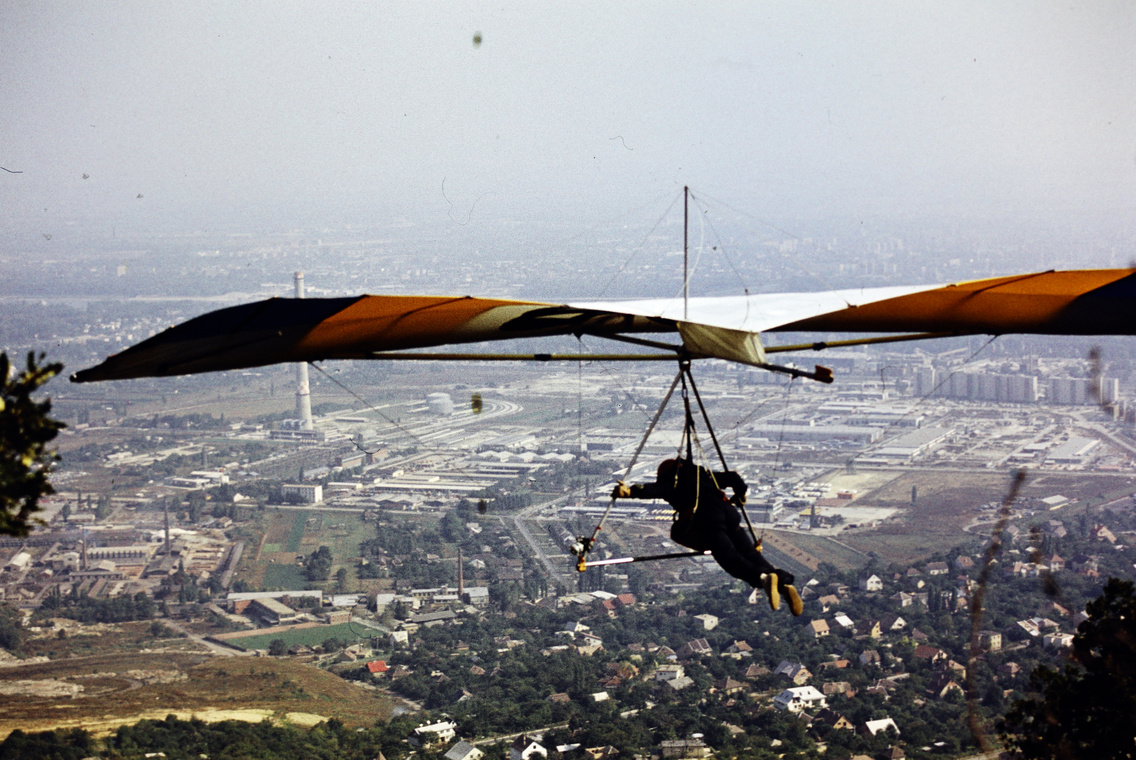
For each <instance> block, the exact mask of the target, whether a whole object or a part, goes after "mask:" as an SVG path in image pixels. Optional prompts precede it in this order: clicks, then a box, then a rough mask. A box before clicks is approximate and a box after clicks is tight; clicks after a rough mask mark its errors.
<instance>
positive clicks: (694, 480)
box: [629, 459, 793, 588]
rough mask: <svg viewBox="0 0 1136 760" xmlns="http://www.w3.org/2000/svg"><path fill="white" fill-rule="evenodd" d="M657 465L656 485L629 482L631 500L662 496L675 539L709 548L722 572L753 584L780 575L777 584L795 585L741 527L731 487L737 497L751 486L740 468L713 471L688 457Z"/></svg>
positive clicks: (695, 547) (679, 542) (688, 544)
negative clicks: (728, 491) (668, 507)
mask: <svg viewBox="0 0 1136 760" xmlns="http://www.w3.org/2000/svg"><path fill="white" fill-rule="evenodd" d="M671 461H676V462H677V463H676V464H675V465H674V466H671V467H667V465H668V464H669V462H667V463H664V464H663V466H660V468H659V476H658V479H657V480H656V481H655V482H654V483H645V484H643V485H632V486H630V489H629V490H630V492H631V493H630V496H631V498H632V499H663V500H664V501H666V502H667V503H668V504H670V505H671V506H672V507H674V509H675V511H676V512H677V513H678V514H677V516H676V517H677V519H676V520H675V522H674V524H673V525H672V526H671V539H672V540H673V541H674V542H675V543H676V544H680V545H682V546H686V547H689V548H691V549H694V550H695V551H706V550H709V551H710V553H711V554H712V555H713V556H714V561H715V562H717V563H718V564H719V565H720V566H721V567H722V569H723V570H725V571H726V572H727V573H729V574H730V575H732V576H734V577H735V578H739V579H741V580H743V581H745V582H746V583H748V584H749V585H751V586H753V587H754V588H762V582H761V576H762V575H764V574H766V573H777V585H778V586H779V587H785V586H789V585H792V583H793V576H792V574H790V573H787V572H785V571H784V570H780V569H778V568H776V567H774V566H773V565H771V564H770V563H769V561H768V560H767V559H765V557H764V556H763V555H762V553H761V552H759V551H758V550H757V548H756V547H755V546H754V545H753V539H752V538H751V536H750V534H749V532H748V531H746V529H745V528H743V527H742V517H741V514H740V513H739V512H738V510H737V507H735V506H734V505H733V503H732V502H731V501H730V500H729V499H727V498H726V494H725V493H723V492H722V489H723V488H730V489H731V490H732V491H733V492H734V497H735V498H744V497H745V494H746V491H747V486H746V484H745V481H744V480H742V478H741V476H740V475H738V474H737V473H736V472H732V471H730V472H715V473H711V472H710V471H709V470H707V469H706V468H705V467H696V466H695V465H692V464H690V463H689V462H687V461H686V460H682V459H680V460H671Z"/></svg>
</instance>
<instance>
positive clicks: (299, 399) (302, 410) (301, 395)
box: [295, 272, 312, 430]
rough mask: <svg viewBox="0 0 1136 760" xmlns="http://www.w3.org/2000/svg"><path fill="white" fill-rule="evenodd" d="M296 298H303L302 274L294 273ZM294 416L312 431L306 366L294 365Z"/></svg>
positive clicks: (305, 427)
mask: <svg viewBox="0 0 1136 760" xmlns="http://www.w3.org/2000/svg"><path fill="white" fill-rule="evenodd" d="M295 282H296V298H303V297H304V273H303V272H296V276H295ZM296 416H297V417H299V418H300V419H301V420H302V422H301V427H303V429H304V430H311V429H312V389H311V385H310V384H309V383H308V365H307V364H306V363H303V362H301V363H300V364H297V365H296Z"/></svg>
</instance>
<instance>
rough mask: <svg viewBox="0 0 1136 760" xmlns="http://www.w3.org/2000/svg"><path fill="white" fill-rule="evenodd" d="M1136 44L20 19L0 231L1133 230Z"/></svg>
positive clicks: (680, 12) (986, 5)
mask: <svg viewBox="0 0 1136 760" xmlns="http://www.w3.org/2000/svg"><path fill="white" fill-rule="evenodd" d="M475 33H480V35H481V40H482V41H481V44H480V45H476V44H475V42H474V36H475ZM1134 40H1136V4H1134V3H1132V2H1130V0H1123V1H1121V2H1098V1H1094V2H1060V3H1058V2H1038V1H1037V0H1029V1H1028V2H1007V1H1006V0H998V2H994V3H991V2H988V0H983V1H982V2H934V3H924V2H910V1H905V2H863V3H860V2H834V3H824V2H808V3H802V2H738V3H728V2H708V3H691V2H684V3H663V2H655V1H652V2H641V3H610V2H604V3H581V2H571V3H565V2H554V3H553V2H549V3H541V2H532V1H526V2H519V3H507V4H504V7H502V4H499V3H498V4H492V5H490V4H488V3H470V4H462V3H454V2H444V3H442V2H438V3H419V2H411V3H407V2H397V3H396V2H390V3H384V2H366V3H363V2H360V3H335V2H326V1H321V2H312V3H289V2H265V3H251V2H249V3H234V2H231V1H230V0H226V2H219V3H203V2H174V3H165V2H138V3H131V2H89V3H80V2H30V3H20V2H8V3H3V4H0V77H2V80H0V106H2V107H0V138H2V140H0V166H2V167H3V168H4V169H6V170H7V171H2V172H0V208H2V209H4V211H3V215H4V216H5V217H6V218H7V220H8V221H9V222H12V221H14V220H20V221H19V223H18V224H16V225H15V226H16V229H17V235H16V238H17V239H18V238H19V237H20V236H21V234H22V233H23V232H25V231H26V232H27V234H29V235H32V234H39V232H40V231H41V228H42V227H43V226H44V222H45V220H46V223H47V224H55V225H59V224H65V223H67V222H68V221H71V220H75V219H84V220H93V221H97V222H99V223H107V224H109V223H117V224H120V225H123V226H130V225H132V224H148V225H156V226H164V227H170V228H173V229H178V228H180V229H210V228H212V227H215V226H219V225H222V224H223V225H226V226H230V227H231V226H232V225H233V223H234V222H235V223H236V224H237V225H238V226H239V224H240V223H241V220H242V219H249V220H250V223H251V220H253V219H256V220H279V224H280V226H281V227H282V228H287V227H288V220H289V219H302V220H303V222H304V223H306V224H317V225H318V224H326V225H328V226H334V225H336V224H339V223H341V222H342V221H345V220H353V221H358V222H368V221H373V222H380V223H381V222H383V221H384V219H385V218H386V216H388V215H390V214H392V213H393V209H396V208H397V209H400V210H402V211H403V212H406V210H407V209H409V213H410V214H412V215H413V216H414V218H415V219H416V220H418V221H424V222H430V221H438V222H443V221H445V220H446V217H447V215H450V216H453V217H454V218H456V219H458V220H459V221H461V220H464V219H465V218H467V217H468V216H469V215H470V212H471V211H472V213H473V215H474V216H475V217H476V216H477V215H479V214H481V213H484V214H485V215H486V216H487V217H497V218H500V217H503V216H504V217H513V218H524V216H525V213H526V209H527V208H530V207H532V208H540V209H542V210H544V209H548V208H559V207H563V208H568V207H575V206H579V205H583V206H587V207H591V208H611V209H612V210H613V211H614V212H615V213H618V212H619V211H622V210H624V209H625V208H629V207H632V206H634V205H636V204H639V203H641V202H643V201H644V200H646V199H649V198H651V197H654V196H658V195H659V194H660V193H666V192H670V191H672V190H677V189H678V188H680V187H681V186H682V185H683V184H686V183H689V184H691V185H692V186H694V187H696V188H700V189H702V190H703V191H705V192H708V193H710V194H712V195H715V196H720V197H723V198H727V199H729V200H730V202H731V203H734V204H737V205H739V206H741V207H743V208H745V209H746V210H747V211H751V212H753V213H756V214H759V215H764V216H775V215H779V214H792V213H794V212H800V213H802V214H808V215H817V214H824V213H828V212H833V213H839V214H845V215H847V214H865V215H873V216H878V215H881V214H883V215H887V214H897V215H906V214H913V213H914V214H923V213H932V214H944V215H960V216H963V217H965V216H966V215H972V214H983V215H994V216H1001V215H1006V216H1008V217H1009V216H1014V215H1015V214H1019V213H1029V214H1039V213H1040V214H1047V215H1048V214H1052V215H1057V216H1061V215H1071V216H1076V215H1089V216H1092V215H1099V214H1109V215H1111V216H1112V217H1113V218H1116V217H1120V218H1127V219H1129V220H1130V219H1131V218H1132V212H1133V209H1134V206H1136V55H1134V54H1133V52H1132V45H1133V41H1134ZM13 172H20V173H18V174H16V173H13ZM443 184H444V194H443ZM139 196H141V197H139ZM451 204H452V205H451ZM25 221H26V224H27V226H26V227H24V226H23V225H24V224H25Z"/></svg>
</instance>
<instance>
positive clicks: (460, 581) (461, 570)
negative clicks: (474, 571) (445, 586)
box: [458, 546, 465, 599]
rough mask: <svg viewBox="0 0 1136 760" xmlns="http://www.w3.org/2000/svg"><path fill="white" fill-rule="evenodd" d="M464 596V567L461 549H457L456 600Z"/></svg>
mask: <svg viewBox="0 0 1136 760" xmlns="http://www.w3.org/2000/svg"><path fill="white" fill-rule="evenodd" d="M464 596H465V567H464V565H463V563H462V548H461V547H460V546H459V547H458V599H461V598H462V597H464Z"/></svg>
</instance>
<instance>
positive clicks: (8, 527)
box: [0, 352, 65, 536]
mask: <svg viewBox="0 0 1136 760" xmlns="http://www.w3.org/2000/svg"><path fill="white" fill-rule="evenodd" d="M43 361H44V356H43V354H40V355H39V356H38V357H37V356H36V355H35V353H34V352H29V353H28V361H27V366H26V367H25V368H24V369H23V370H22V371H16V370H15V368H14V367H13V365H12V363H11V362H10V361H9V359H8V354H7V353H0V534H5V535H10V536H26V535H27V534H28V532H29V531H30V530H31V525H32V522H33V521H34V518H33V515H34V514H35V513H36V512H38V511H39V509H40V506H39V500H40V499H41V498H42V497H44V496H49V495H51V494H53V493H55V489H54V488H52V486H51V482H50V481H49V480H48V476H49V475H50V474H51V471H52V468H53V466H54V464H55V462H57V461H58V460H59V455H58V454H56V453H55V452H54V451H53V450H51V449H49V448H48V444H50V443H51V441H52V440H53V439H54V438H55V436H56V435H58V434H59V431H60V430H61V429H62V428H64V427H65V425H64V424H63V423H62V422H60V421H59V420H54V419H52V418H51V417H49V416H48V415H49V413H50V412H51V400H50V399H45V400H43V401H35V400H34V399H33V398H32V395H33V394H34V393H35V392H36V391H37V390H38V389H39V388H40V387H42V386H43V385H44V384H45V383H47V382H48V381H49V380H51V378H53V377H55V376H56V375H58V374H59V373H60V371H62V369H63V365H62V364H60V363H58V362H52V363H50V364H44V363H43Z"/></svg>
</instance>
